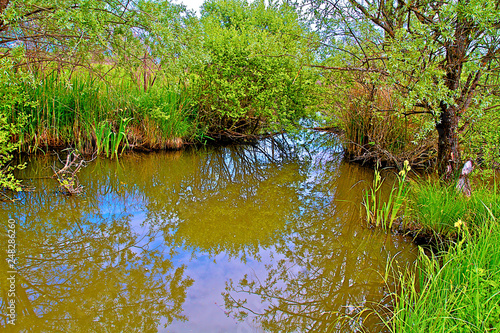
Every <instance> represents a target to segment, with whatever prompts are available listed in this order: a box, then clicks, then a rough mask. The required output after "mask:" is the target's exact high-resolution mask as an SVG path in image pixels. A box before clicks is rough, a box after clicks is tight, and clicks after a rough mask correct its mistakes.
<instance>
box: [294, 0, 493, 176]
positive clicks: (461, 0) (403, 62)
mask: <svg viewBox="0 0 500 333" xmlns="http://www.w3.org/2000/svg"><path fill="white" fill-rule="evenodd" d="M302 5H304V3H302ZM499 7H500V2H499V1H497V0H445V1H429V0H370V1H362V0H347V1H344V0H340V1H337V0H326V1H325V0H311V1H308V2H307V3H306V4H305V6H303V8H304V10H306V11H309V13H310V14H311V15H312V17H313V19H314V22H315V23H316V26H317V28H318V30H319V31H320V33H321V34H322V36H323V41H324V44H325V48H326V51H325V53H326V54H327V55H328V56H333V55H335V56H336V57H337V63H336V64H335V66H330V69H334V70H342V71H346V70H347V71H357V72H364V73H366V74H367V75H371V76H377V78H376V79H377V80H380V81H383V82H384V83H385V84H388V85H389V86H390V87H391V91H392V92H393V94H394V95H395V96H396V97H397V98H398V99H399V103H398V105H400V106H401V107H400V108H399V110H393V111H394V112H400V113H404V114H405V115H409V114H415V113H428V114H430V115H432V118H431V119H432V122H433V124H432V125H431V124H429V125H430V126H431V127H433V128H434V129H435V130H436V131H437V134H438V144H437V146H438V154H437V166H438V170H439V172H440V174H441V175H442V176H444V177H445V178H449V177H450V176H451V175H452V174H453V173H454V172H455V171H456V170H457V169H459V167H460V163H461V153H460V144H459V136H458V132H459V128H460V127H462V125H463V126H467V123H461V122H460V121H461V118H462V116H463V115H464V113H465V112H466V111H467V110H468V109H474V110H475V111H476V114H477V113H478V112H479V113H480V112H483V111H484V110H486V109H488V110H492V109H493V107H492V105H491V87H490V86H489V84H490V81H491V75H490V74H491V73H492V72H493V71H494V70H495V68H497V67H498V56H499V55H500V51H499V50H500V49H499V42H500V31H499V27H500V8H499ZM339 59H340V60H339ZM326 67H327V68H328V66H326ZM460 129H462V128H460Z"/></svg>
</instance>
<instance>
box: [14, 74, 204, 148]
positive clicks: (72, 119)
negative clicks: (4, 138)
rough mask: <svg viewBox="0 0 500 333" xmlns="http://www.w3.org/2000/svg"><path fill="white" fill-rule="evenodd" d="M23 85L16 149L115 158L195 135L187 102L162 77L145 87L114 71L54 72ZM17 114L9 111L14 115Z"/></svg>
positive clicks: (176, 144) (174, 144) (175, 143)
mask: <svg viewBox="0 0 500 333" xmlns="http://www.w3.org/2000/svg"><path fill="white" fill-rule="evenodd" d="M35 82H36V83H35V84H26V85H25V86H24V87H23V88H24V90H25V92H26V93H27V94H28V96H29V99H30V101H31V103H30V104H28V105H27V106H24V107H23V108H21V109H19V110H18V114H21V113H25V114H27V115H28V116H29V118H28V121H27V124H26V126H25V129H24V131H23V132H22V133H21V134H20V135H19V138H18V139H19V141H20V143H21V150H22V151H25V152H30V153H31V152H34V151H36V150H38V149H44V150H45V149H48V148H65V147H69V146H72V147H73V148H76V149H78V150H79V151H80V152H81V153H84V154H89V153H92V152H98V153H99V154H102V155H105V156H108V157H116V156H118V155H119V154H120V153H121V152H122V151H123V150H124V149H127V148H134V149H146V150H149V149H163V148H170V149H178V148H180V147H182V145H183V142H184V140H185V139H186V138H190V137H192V136H194V135H195V134H196V126H195V125H194V117H193V112H192V110H191V107H190V100H189V98H187V97H186V96H185V94H184V93H182V92H179V91H177V90H176V89H174V87H173V86H172V85H170V84H169V83H168V82H167V81H166V80H163V81H161V80H160V81H157V82H156V83H155V84H154V85H152V86H149V87H147V89H145V87H142V86H139V85H138V84H137V83H136V82H135V80H133V78H130V77H128V76H126V75H119V73H117V74H116V75H115V76H114V77H113V76H109V78H108V79H107V80H106V81H105V80H103V79H101V78H99V77H97V76H95V75H92V74H91V73H86V74H84V73H71V75H70V74H69V73H56V72H54V73H53V74H50V75H47V76H43V77H41V78H38V79H36V80H35ZM18 114H16V113H14V114H13V116H14V117H16V116H18Z"/></svg>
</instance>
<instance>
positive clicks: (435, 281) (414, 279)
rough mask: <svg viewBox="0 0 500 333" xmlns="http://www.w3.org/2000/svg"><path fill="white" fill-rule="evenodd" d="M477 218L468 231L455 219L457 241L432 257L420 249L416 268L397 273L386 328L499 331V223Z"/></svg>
mask: <svg viewBox="0 0 500 333" xmlns="http://www.w3.org/2000/svg"><path fill="white" fill-rule="evenodd" d="M497 218H498V215H496V216H493V215H490V217H489V218H487V217H486V218H483V219H482V221H481V228H480V229H479V230H478V232H476V233H472V232H471V231H470V230H469V228H468V227H467V225H466V224H463V223H462V224H457V227H456V229H457V231H458V232H459V233H460V235H461V237H460V241H458V242H457V243H455V244H453V245H452V246H451V247H450V248H449V249H448V251H446V252H445V253H442V254H440V255H438V256H437V257H429V256H428V255H427V254H425V253H424V251H423V250H422V249H420V250H421V251H420V255H419V260H418V264H417V270H416V271H417V272H418V274H417V273H415V270H410V272H409V273H408V272H407V273H400V274H399V276H398V280H399V284H400V290H399V291H398V292H395V293H393V294H392V296H393V297H394V309H393V317H392V318H391V320H390V321H387V322H386V325H387V327H388V328H389V329H390V331H391V332H398V333H400V332H426V333H427V332H499V331H500V224H499V222H498V221H497Z"/></svg>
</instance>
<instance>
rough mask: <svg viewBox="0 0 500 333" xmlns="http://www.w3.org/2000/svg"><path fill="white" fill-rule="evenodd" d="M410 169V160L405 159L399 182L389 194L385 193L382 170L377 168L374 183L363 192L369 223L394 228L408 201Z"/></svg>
mask: <svg viewBox="0 0 500 333" xmlns="http://www.w3.org/2000/svg"><path fill="white" fill-rule="evenodd" d="M410 170H411V167H410V164H409V162H408V161H405V162H404V166H403V169H402V170H401V171H400V172H399V174H398V175H397V183H394V184H393V185H392V188H391V190H390V192H389V194H388V195H387V196H384V195H383V191H382V185H383V182H384V180H383V179H382V177H381V175H380V171H378V170H375V176H374V178H373V185H372V187H371V188H370V189H369V190H367V191H365V192H364V194H363V205H364V207H365V212H366V219H367V220H368V223H371V224H373V225H375V226H376V227H378V226H382V228H383V229H384V230H391V229H392V225H393V224H394V221H395V220H396V218H397V216H398V213H399V212H400V210H401V208H402V207H403V204H404V202H405V201H406V196H407V193H408V185H407V183H406V177H407V175H408V172H409V171H410ZM384 198H385V200H384Z"/></svg>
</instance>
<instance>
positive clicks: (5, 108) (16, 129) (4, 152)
mask: <svg viewBox="0 0 500 333" xmlns="http://www.w3.org/2000/svg"><path fill="white" fill-rule="evenodd" d="M27 78H28V77H27V76H26V75H25V74H24V73H23V72H18V73H14V69H13V63H12V62H11V61H10V60H9V59H6V58H0V189H2V190H3V189H10V190H15V191H20V190H21V187H20V184H21V181H20V180H17V179H15V178H14V176H13V174H12V171H13V170H14V169H15V168H22V167H23V165H18V166H12V165H10V163H11V160H12V157H13V155H12V153H13V152H14V151H15V150H16V149H17V148H18V147H19V142H18V141H17V142H16V141H14V140H13V137H15V136H18V135H19V134H20V133H21V131H22V128H23V126H24V124H25V122H26V116H25V115H24V114H23V113H18V114H17V115H16V116H14V114H15V110H16V109H18V108H20V107H23V106H26V105H29V102H28V98H27V96H26V95H25V93H24V92H23V90H22V81H23V80H26V79H27Z"/></svg>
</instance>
